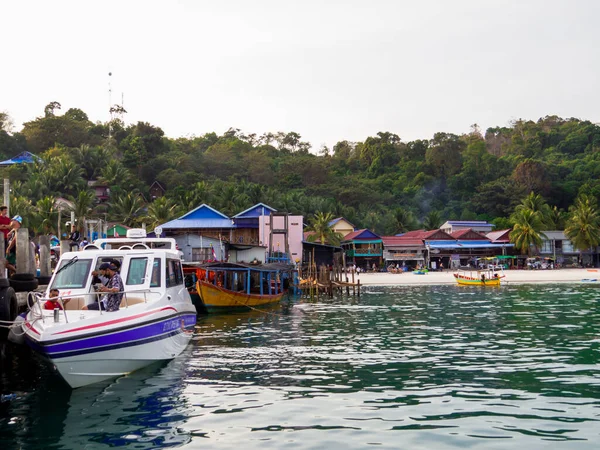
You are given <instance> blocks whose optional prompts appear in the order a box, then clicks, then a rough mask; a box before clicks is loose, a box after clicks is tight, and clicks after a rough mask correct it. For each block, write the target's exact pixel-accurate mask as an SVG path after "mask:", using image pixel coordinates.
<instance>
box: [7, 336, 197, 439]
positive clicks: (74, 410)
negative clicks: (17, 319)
mask: <svg viewBox="0 0 600 450" xmlns="http://www.w3.org/2000/svg"><path fill="white" fill-rule="evenodd" d="M4 351H5V353H7V352H8V353H12V354H10V355H6V354H5V355H4V358H3V360H4V361H5V362H6V361H12V362H13V364H16V365H23V364H24V362H25V361H29V359H30V358H31V355H30V354H29V353H28V352H27V349H25V348H22V347H16V346H12V345H10V346H9V345H5V346H4ZM186 353H187V354H188V356H189V351H188V352H186ZM27 368H28V369H33V370H32V371H23V372H21V375H23V377H22V378H21V379H20V380H17V379H13V380H12V381H11V380H7V379H6V378H9V377H12V375H7V374H11V373H12V374H18V373H19V371H18V370H13V371H8V372H7V371H4V370H3V374H4V375H5V377H4V379H3V383H2V384H3V386H2V387H3V391H5V390H6V389H7V387H9V386H12V390H11V393H14V394H16V398H15V399H14V400H10V401H5V402H4V403H3V404H0V420H1V422H0V448H2V449H10V448H20V449H45V448H51V449H81V448H109V447H115V446H124V445H131V446H132V447H135V448H140V449H144V448H148V449H149V448H157V447H161V448H164V447H171V446H181V445H183V444H185V443H187V442H189V441H190V439H191V437H190V434H189V433H188V432H186V431H184V430H182V429H181V428H180V427H179V425H180V424H182V423H183V422H184V421H185V419H186V417H187V400H186V398H185V397H184V396H183V395H182V391H183V383H184V379H185V376H184V369H185V357H184V358H178V359H177V360H174V361H171V362H170V363H168V364H164V363H163V364H154V365H153V366H150V367H147V368H145V369H142V370H140V371H137V372H135V373H133V374H131V375H130V376H127V377H121V378H119V379H117V380H114V381H111V382H102V383H98V384H94V385H91V386H88V387H84V388H80V389H76V390H71V389H70V388H69V387H68V386H67V385H66V383H64V381H62V380H61V379H60V377H59V376H58V375H57V374H56V373H54V372H53V370H52V368H51V367H49V366H48V365H47V364H46V363H45V362H43V361H41V360H40V359H38V360H37V364H31V362H30V361H29V364H28V367H27ZM3 369H4V368H3ZM13 369H18V367H17V368H14V367H13ZM7 381H8V382H9V383H10V384H7V383H6V382H7Z"/></svg>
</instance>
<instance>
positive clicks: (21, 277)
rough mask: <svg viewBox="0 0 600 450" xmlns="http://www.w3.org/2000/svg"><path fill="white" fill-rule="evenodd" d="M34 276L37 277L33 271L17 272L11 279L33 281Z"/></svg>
mask: <svg viewBox="0 0 600 450" xmlns="http://www.w3.org/2000/svg"><path fill="white" fill-rule="evenodd" d="M34 278H35V277H34V276H33V274H32V273H15V274H14V275H13V276H12V277H10V279H11V280H17V281H31V280H33V279H34Z"/></svg>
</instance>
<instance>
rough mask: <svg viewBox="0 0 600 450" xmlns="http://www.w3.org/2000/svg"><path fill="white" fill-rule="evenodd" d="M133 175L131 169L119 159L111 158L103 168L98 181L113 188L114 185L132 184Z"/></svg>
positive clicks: (124, 185) (126, 185)
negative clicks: (130, 172)
mask: <svg viewBox="0 0 600 450" xmlns="http://www.w3.org/2000/svg"><path fill="white" fill-rule="evenodd" d="M130 179H131V176H130V174H129V171H128V170H127V169H126V168H125V166H124V165H123V164H121V162H119V161H118V160H115V159H113V160H109V161H108V162H107V163H106V164H105V165H104V167H103V168H102V170H101V171H100V177H99V178H98V181H100V182H101V183H103V184H106V185H107V186H110V187H111V188H113V187H114V186H122V187H128V186H130V184H131V183H130Z"/></svg>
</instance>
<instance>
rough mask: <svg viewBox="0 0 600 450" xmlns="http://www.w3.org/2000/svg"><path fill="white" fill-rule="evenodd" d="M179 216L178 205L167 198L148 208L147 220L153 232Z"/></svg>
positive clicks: (155, 202) (162, 198) (153, 203)
mask: <svg viewBox="0 0 600 450" xmlns="http://www.w3.org/2000/svg"><path fill="white" fill-rule="evenodd" d="M177 216H178V208H177V205H176V204H175V203H174V202H173V200H171V199H169V198H167V197H159V198H157V199H156V200H154V201H153V202H152V203H151V204H150V205H149V206H148V215H147V216H146V220H147V221H148V224H149V226H150V229H151V230H153V229H154V228H156V227H157V226H158V225H160V224H163V223H165V222H168V221H170V220H173V219H175V218H176V217H177Z"/></svg>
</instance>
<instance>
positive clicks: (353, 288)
mask: <svg viewBox="0 0 600 450" xmlns="http://www.w3.org/2000/svg"><path fill="white" fill-rule="evenodd" d="M345 262H346V261H345V257H344V255H342V258H341V261H340V260H336V261H334V264H333V265H331V266H326V265H324V264H322V265H320V266H317V264H316V263H315V262H314V252H313V254H311V255H309V261H308V264H307V265H304V266H303V267H300V268H299V269H298V285H297V286H296V287H297V288H298V289H299V290H300V291H301V292H302V295H303V296H307V297H310V298H317V299H318V298H319V296H324V297H329V298H333V296H334V295H335V294H338V295H339V296H343V295H344V294H345V295H347V296H350V295H352V296H353V297H354V296H358V297H360V280H359V279H358V277H357V278H356V279H355V273H354V271H350V272H349V271H348V270H346V269H345V268H346V264H345Z"/></svg>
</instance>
